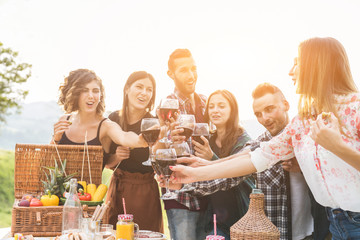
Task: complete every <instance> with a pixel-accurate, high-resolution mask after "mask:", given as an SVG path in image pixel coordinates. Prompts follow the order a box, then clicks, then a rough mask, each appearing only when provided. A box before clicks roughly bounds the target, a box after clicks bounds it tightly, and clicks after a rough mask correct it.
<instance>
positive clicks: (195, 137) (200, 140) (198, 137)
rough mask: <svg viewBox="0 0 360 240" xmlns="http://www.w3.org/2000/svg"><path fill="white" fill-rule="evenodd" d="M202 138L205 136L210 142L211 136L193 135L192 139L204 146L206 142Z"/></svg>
mask: <svg viewBox="0 0 360 240" xmlns="http://www.w3.org/2000/svg"><path fill="white" fill-rule="evenodd" d="M201 136H204V137H205V138H206V139H207V140H208V141H209V135H192V136H191V139H192V140H195V141H197V142H198V143H200V144H201V145H204V141H203V140H202V139H201V138H200V137H201Z"/></svg>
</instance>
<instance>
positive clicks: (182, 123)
mask: <svg viewBox="0 0 360 240" xmlns="http://www.w3.org/2000/svg"><path fill="white" fill-rule="evenodd" d="M178 122H179V126H178V128H183V129H184V131H183V132H182V133H180V135H182V136H185V138H186V139H185V141H187V140H188V139H189V137H190V136H191V135H192V134H193V132H194V128H195V116H194V115H191V114H181V115H180V116H179V117H178Z"/></svg>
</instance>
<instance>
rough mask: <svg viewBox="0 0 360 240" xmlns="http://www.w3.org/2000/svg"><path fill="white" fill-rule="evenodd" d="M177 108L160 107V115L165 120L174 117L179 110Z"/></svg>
mask: <svg viewBox="0 0 360 240" xmlns="http://www.w3.org/2000/svg"><path fill="white" fill-rule="evenodd" d="M177 110H178V109H177V108H160V116H161V118H162V119H164V121H169V122H170V118H172V117H174V114H175V112H177Z"/></svg>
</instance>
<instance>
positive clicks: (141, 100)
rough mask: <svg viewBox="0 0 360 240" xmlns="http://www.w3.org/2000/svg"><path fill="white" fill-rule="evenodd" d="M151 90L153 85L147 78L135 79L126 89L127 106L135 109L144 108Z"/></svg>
mask: <svg viewBox="0 0 360 240" xmlns="http://www.w3.org/2000/svg"><path fill="white" fill-rule="evenodd" d="M153 92H154V87H153V84H152V82H151V80H150V79H149V78H143V79H139V80H137V81H135V82H134V83H133V84H131V86H130V87H129V88H128V89H127V90H126V95H127V97H128V103H129V107H131V108H134V109H137V110H145V109H146V108H147V107H148V105H149V102H150V100H151V97H152V96H153Z"/></svg>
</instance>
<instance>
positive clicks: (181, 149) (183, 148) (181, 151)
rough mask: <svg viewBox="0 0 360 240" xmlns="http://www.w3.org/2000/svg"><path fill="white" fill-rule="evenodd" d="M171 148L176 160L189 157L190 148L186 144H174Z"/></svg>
mask: <svg viewBox="0 0 360 240" xmlns="http://www.w3.org/2000/svg"><path fill="white" fill-rule="evenodd" d="M171 147H172V148H173V149H175V152H176V158H181V157H190V147H189V145H188V144H187V142H182V143H174V144H172V146H171Z"/></svg>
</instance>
